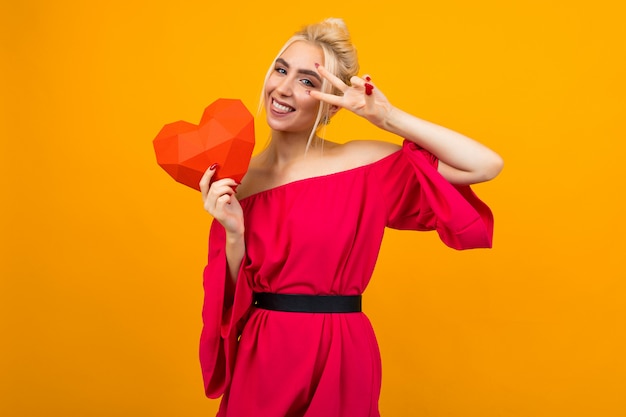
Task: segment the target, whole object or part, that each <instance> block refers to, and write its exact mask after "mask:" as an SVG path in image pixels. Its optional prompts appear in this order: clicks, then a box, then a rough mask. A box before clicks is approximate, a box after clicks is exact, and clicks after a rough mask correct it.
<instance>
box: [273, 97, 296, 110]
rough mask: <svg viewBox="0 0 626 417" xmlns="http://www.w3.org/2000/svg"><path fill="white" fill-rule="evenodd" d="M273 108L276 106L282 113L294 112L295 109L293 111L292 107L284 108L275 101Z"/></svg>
mask: <svg viewBox="0 0 626 417" xmlns="http://www.w3.org/2000/svg"><path fill="white" fill-rule="evenodd" d="M272 106H274V108H275V109H276V110H278V111H282V112H285V113H287V112H291V111H294V109H292V108H291V107H288V106H283V105H282V104H279V103H277V102H276V101H275V100H272Z"/></svg>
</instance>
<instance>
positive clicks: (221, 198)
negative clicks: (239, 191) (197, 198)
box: [200, 164, 244, 235]
mask: <svg viewBox="0 0 626 417" xmlns="http://www.w3.org/2000/svg"><path fill="white" fill-rule="evenodd" d="M216 169H217V165H216V164H214V165H212V166H211V167H209V169H207V170H206V172H205V173H204V175H203V176H202V179H201V180H200V191H201V192H202V200H203V201H204V209H205V210H206V211H208V212H209V214H211V216H213V218H215V219H216V220H217V221H218V222H220V224H221V225H222V226H224V229H225V230H226V233H227V234H238V235H243V231H244V223H243V210H242V209H241V205H240V204H239V201H238V200H237V198H236V197H235V188H236V187H237V185H238V184H237V182H236V181H235V180H233V179H231V178H224V179H221V180H218V181H215V182H213V183H211V178H213V175H214V174H215V170H216Z"/></svg>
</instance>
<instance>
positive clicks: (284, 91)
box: [276, 77, 291, 96]
mask: <svg viewBox="0 0 626 417" xmlns="http://www.w3.org/2000/svg"><path fill="white" fill-rule="evenodd" d="M276 92H277V93H278V94H280V95H281V96H290V95H291V80H290V79H289V77H283V78H282V79H281V80H280V82H279V83H278V85H277V86H276Z"/></svg>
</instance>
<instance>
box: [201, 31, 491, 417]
mask: <svg viewBox="0 0 626 417" xmlns="http://www.w3.org/2000/svg"><path fill="white" fill-rule="evenodd" d="M358 70H359V68H358V63H357V58H356V51H355V49H354V47H353V46H352V44H351V42H350V37H349V34H348V32H347V30H346V28H345V26H344V24H343V22H342V21H341V20H338V19H328V20H325V21H323V22H321V23H319V24H314V25H310V26H307V27H305V28H304V29H303V30H302V31H301V32H298V33H296V35H294V37H292V38H291V39H290V40H289V41H288V42H287V43H286V44H285V46H284V47H283V48H282V49H281V51H280V52H279V54H278V56H277V58H276V60H275V61H274V62H273V63H272V66H271V68H270V70H269V71H268V74H267V77H266V82H265V85H264V89H263V93H262V103H263V105H264V108H265V110H266V113H267V123H268V125H269V127H270V128H271V141H270V143H269V145H268V147H267V148H266V149H265V150H264V151H263V152H261V153H260V154H259V155H257V156H255V157H254V158H253V159H252V161H251V163H250V168H249V170H248V173H247V174H246V176H245V177H244V179H243V180H242V183H241V184H237V183H236V182H235V181H234V180H232V179H222V180H219V181H215V182H211V178H212V176H213V174H214V173H215V171H216V169H219V167H216V166H215V165H213V166H212V167H210V168H209V169H208V170H207V172H206V173H205V175H204V177H203V178H202V180H201V182H200V187H201V191H202V197H203V199H204V206H205V208H206V210H207V211H208V212H209V213H210V214H211V215H212V216H213V217H214V219H215V221H214V222H213V223H212V226H211V233H210V238H209V259H208V264H207V267H206V269H205V272H204V287H205V302H204V308H203V320H204V328H203V332H202V337H201V346H200V358H201V365H202V369H203V376H204V379H205V389H206V393H207V395H208V396H209V397H211V398H217V397H219V396H220V395H223V398H222V402H221V405H220V411H219V413H218V415H219V416H228V417H233V416H246V417H248V416H263V417H274V416H276V417H279V416H280V417H285V416H307V417H318V416H319V417H333V416H337V417H339V416H351V417H361V416H363V417H365V416H378V415H379V411H378V398H379V394H380V383H381V369H380V354H379V351H378V346H377V343H376V338H375V336H374V332H373V330H372V327H371V325H370V323H369V321H368V319H367V317H366V316H365V315H364V314H363V313H361V312H360V302H361V299H360V295H361V294H362V292H363V291H364V290H365V287H366V286H367V283H368V281H369V279H370V277H371V275H372V271H373V269H374V266H375V263H376V258H377V256H378V251H379V248H380V244H381V240H382V237H383V231H384V228H385V227H391V228H397V229H412V230H437V232H438V233H439V235H440V237H441V239H442V241H443V242H444V243H445V244H447V245H448V246H451V247H453V248H456V249H467V248H476V247H490V246H491V237H492V217H491V212H490V211H489V208H488V207H487V206H485V205H484V204H483V203H482V202H481V201H480V200H478V198H477V197H476V196H475V195H474V194H473V193H472V191H471V190H470V189H469V187H468V185H469V184H473V183H477V182H481V181H487V180H490V179H492V178H494V177H495V176H496V175H497V174H498V173H499V171H500V170H501V168H502V160H501V159H500V157H499V156H498V155H497V154H496V153H494V152H493V151H491V150H490V149H488V148H486V147H484V146H483V145H481V144H479V143H477V142H475V141H473V140H471V139H469V138H467V137H465V136H463V135H461V134H458V133H455V132H453V131H450V130H448V129H446V128H444V127H441V126H437V125H434V124H432V123H428V122H426V121H423V120H420V119H418V118H416V117H414V116H411V115H409V114H407V113H405V112H403V111H401V110H400V109H397V108H396V107H394V106H392V105H391V104H390V102H389V101H388V100H387V99H386V98H385V96H384V95H383V94H382V93H381V91H380V90H379V89H378V87H377V86H375V84H374V83H373V82H372V80H371V79H370V77H369V76H363V77H358V76H357V73H358ZM342 108H343V109H347V110H349V111H352V112H354V113H356V114H357V115H359V116H362V117H363V118H365V119H366V120H368V121H370V122H371V123H373V124H374V125H376V126H378V127H380V128H381V129H384V130H387V131H389V132H392V133H394V134H397V135H398V136H400V137H402V138H405V141H404V144H403V146H402V147H400V146H397V145H394V144H391V143H386V142H379V141H353V142H348V143H346V144H337V143H334V142H330V141H328V140H325V139H322V138H320V137H319V136H318V135H317V132H318V128H319V126H321V125H323V124H325V123H328V121H329V120H330V119H331V118H332V117H333V115H334V114H335V113H336V112H337V111H338V110H339V109H342ZM453 184H454V185H453Z"/></svg>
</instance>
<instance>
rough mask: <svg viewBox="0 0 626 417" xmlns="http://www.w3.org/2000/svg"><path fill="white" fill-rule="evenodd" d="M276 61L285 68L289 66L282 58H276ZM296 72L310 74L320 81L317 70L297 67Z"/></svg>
mask: <svg viewBox="0 0 626 417" xmlns="http://www.w3.org/2000/svg"><path fill="white" fill-rule="evenodd" d="M276 62H277V63H279V64H282V65H284V66H286V67H287V68H289V64H288V63H287V61H285V60H284V59H282V58H278V59H276ZM298 73H299V74H306V75H310V76H311V77H315V78H316V79H317V80H318V81H319V82H320V83H321V82H322V77H320V76H319V74H318V73H317V72H315V71H311V70H307V69H299V70H298Z"/></svg>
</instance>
